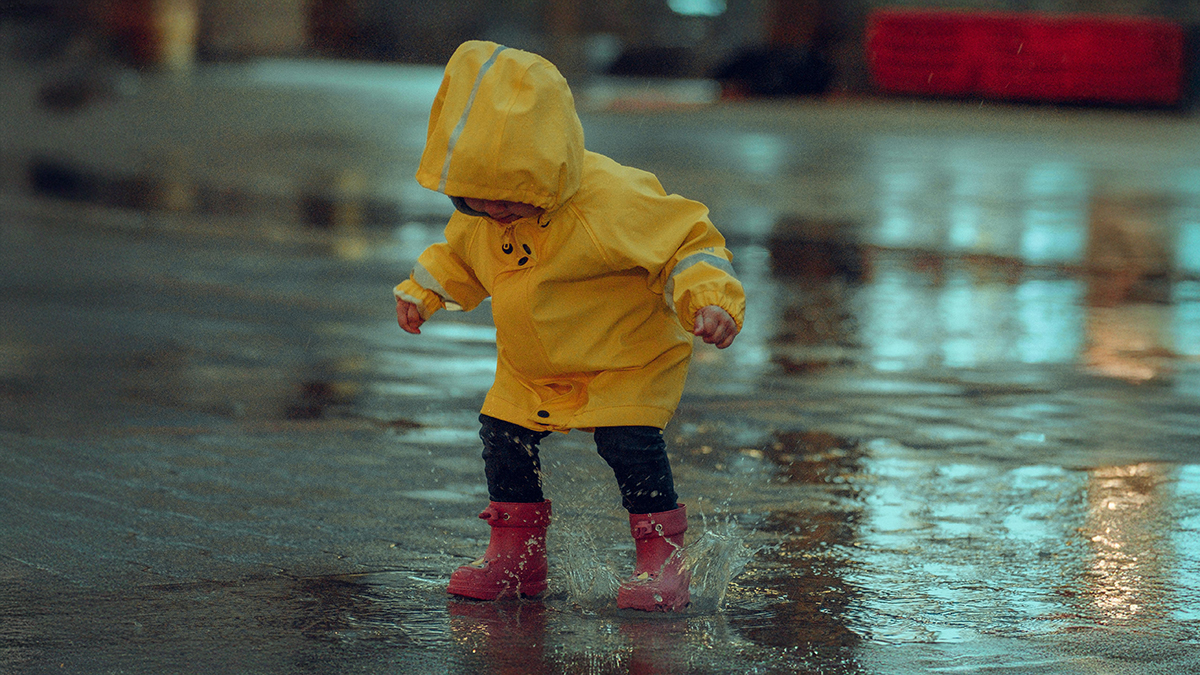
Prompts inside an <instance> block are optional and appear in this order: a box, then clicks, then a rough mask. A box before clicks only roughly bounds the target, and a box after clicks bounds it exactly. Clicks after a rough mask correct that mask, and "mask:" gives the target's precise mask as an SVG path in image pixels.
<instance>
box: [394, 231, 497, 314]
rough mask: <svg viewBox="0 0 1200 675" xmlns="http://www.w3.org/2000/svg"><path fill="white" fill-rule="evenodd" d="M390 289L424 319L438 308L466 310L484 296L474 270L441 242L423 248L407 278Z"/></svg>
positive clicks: (484, 293) (479, 301) (470, 308)
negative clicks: (423, 250)
mask: <svg viewBox="0 0 1200 675" xmlns="http://www.w3.org/2000/svg"><path fill="white" fill-rule="evenodd" d="M392 292H393V294H394V295H395V296H396V298H397V299H400V300H405V301H408V302H411V303H413V304H415V305H416V306H417V309H418V310H419V311H420V312H421V318H424V319H428V318H429V317H430V316H432V315H433V313H434V312H436V311H438V310H439V309H449V310H459V311H470V310H472V309H475V307H477V306H478V305H479V303H481V302H483V300H484V298H486V297H487V296H488V292H487V290H486V289H484V287H483V285H482V284H480V283H479V279H477V278H476V276H475V273H474V271H472V270H471V268H470V267H469V266H468V265H467V264H466V262H464V261H463V259H462V258H461V257H459V256H458V254H456V253H455V252H454V250H453V249H452V248H451V246H450V245H449V244H445V243H442V244H434V245H433V246H430V247H429V248H427V249H425V252H424V253H422V254H421V256H420V257H419V258H417V264H416V265H415V266H414V267H413V270H412V273H411V274H410V275H409V277H408V279H405V280H404V281H402V282H400V283H399V284H398V285H397V286H396V287H395V289H393V291H392Z"/></svg>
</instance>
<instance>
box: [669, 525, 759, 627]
mask: <svg viewBox="0 0 1200 675" xmlns="http://www.w3.org/2000/svg"><path fill="white" fill-rule="evenodd" d="M757 553H758V550H757V549H754V548H751V547H750V546H748V545H747V544H746V534H745V533H744V532H742V531H741V529H740V528H739V527H738V525H737V524H736V523H734V522H733V521H724V522H716V523H709V522H708V521H707V519H705V523H704V530H703V532H701V533H700V535H699V536H698V537H697V538H696V539H695V540H694V541H692V542H690V543H688V544H687V546H685V547H684V557H685V561H686V563H685V564H686V565H687V567H688V568H690V569H691V570H692V586H691V591H692V609H693V610H695V611H701V612H717V611H720V610H721V609H722V608H723V607H724V605H725V594H726V592H727V591H728V590H729V584H730V582H732V581H733V580H734V579H736V578H737V576H738V575H739V574H741V573H742V570H744V569H745V568H746V565H747V564H748V563H749V562H750V561H751V560H753V559H754V556H755V555H756V554H757Z"/></svg>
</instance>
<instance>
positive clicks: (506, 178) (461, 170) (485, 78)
mask: <svg viewBox="0 0 1200 675" xmlns="http://www.w3.org/2000/svg"><path fill="white" fill-rule="evenodd" d="M460 81H463V82H470V83H471V84H470V86H463V85H461V84H459V82H460ZM583 153H584V146H583V125H582V124H580V122H579V116H578V115H577V114H576V112H575V100H574V98H573V97H572V95H571V90H570V88H569V87H568V86H567V81H566V80H565V79H564V78H563V76H562V75H561V74H560V73H559V72H558V69H556V68H555V67H554V65H553V64H551V63H550V62H549V61H547V60H545V59H543V58H542V57H540V56H537V55H536V54H532V53H529V52H525V51H521V50H519V49H508V48H506V47H503V46H501V45H498V44H496V43H494V42H484V41H479V40H475V41H471V42H466V43H464V44H463V45H462V46H460V47H459V48H458V50H457V51H455V53H454V56H452V57H451V58H450V61H449V63H447V64H446V72H445V75H444V77H443V79H442V86H441V88H439V90H438V94H437V97H436V98H435V99H434V103H433V107H432V110H431V111H430V116H429V128H428V132H427V138H426V143H425V151H424V153H423V154H422V155H421V163H420V166H419V167H418V169H417V174H416V178H417V182H418V183H420V184H421V185H422V186H424V187H426V188H428V189H430V190H434V191H436V192H441V193H443V194H446V195H449V196H451V197H473V198H475V199H491V200H505V201H513V202H521V203H524V204H532V205H534V206H537V207H540V208H543V209H545V210H547V211H552V210H554V208H556V207H557V206H559V205H560V204H562V203H563V202H565V201H566V200H567V199H569V198H570V197H571V195H572V194H574V193H575V191H576V190H577V189H578V188H579V180H580V172H581V171H582V163H583Z"/></svg>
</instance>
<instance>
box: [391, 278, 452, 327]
mask: <svg viewBox="0 0 1200 675" xmlns="http://www.w3.org/2000/svg"><path fill="white" fill-rule="evenodd" d="M392 294H393V295H395V296H396V299H397V300H404V301H405V302H411V303H413V304H414V305H416V306H417V311H418V312H420V313H421V318H422V319H429V317H431V316H433V313H434V312H436V311H438V310H439V309H442V308H443V307H445V306H446V304H445V302H443V301H442V296H440V295H438V294H437V293H434V292H433V291H431V290H429V289H428V288H424V287H423V286H421V285H420V284H418V283H417V282H415V281H413V280H412V279H405V280H404V281H402V282H400V283H399V284H397V285H396V287H395V288H393V289H392Z"/></svg>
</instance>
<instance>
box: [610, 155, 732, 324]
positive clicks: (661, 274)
mask: <svg viewBox="0 0 1200 675" xmlns="http://www.w3.org/2000/svg"><path fill="white" fill-rule="evenodd" d="M613 171H614V172H617V171H623V172H624V179H625V181H626V182H627V183H626V184H627V185H629V186H630V189H629V190H627V191H618V192H617V193H615V194H617V195H618V196H615V197H611V196H609V195H605V200H604V202H603V203H604V213H605V214H606V215H607V216H608V217H606V218H605V219H604V221H605V223H607V224H608V226H607V228H606V231H605V232H604V233H602V234H601V235H599V237H598V238H599V239H600V240H601V241H605V242H607V243H608V246H607V253H606V254H607V255H608V256H610V257H611V258H612V259H613V261H614V263H615V264H616V265H617V266H618V267H626V266H636V267H639V268H642V269H644V270H646V272H647V275H648V279H647V281H648V283H649V285H650V287H651V288H652V289H653V290H655V291H657V292H661V293H662V294H663V299H664V300H665V301H666V303H667V305H668V306H669V307H671V308H673V309H674V310H675V313H676V315H677V316H678V317H679V323H680V325H682V326H683V328H684V330H686V331H688V332H689V333H690V332H692V330H693V329H694V327H695V319H696V312H697V311H699V310H700V309H702V308H704V307H707V306H709V305H716V306H717V307H720V308H721V309H724V310H725V311H726V312H729V315H730V316H731V317H733V320H734V321H735V322H736V323H737V326H738V330H739V331H740V330H741V328H742V321H743V319H744V318H745V314H746V294H745V291H744V290H743V289H742V283H741V282H740V281H738V279H737V276H736V275H735V274H734V271H733V265H732V263H731V262H730V261H731V260H732V259H733V254H731V253H730V252H729V250H728V249H727V248H725V237H723V236H722V235H721V233H720V232H719V231H717V228H716V226H714V225H713V223H712V221H711V220H709V217H708V208H707V207H705V206H704V205H703V204H701V203H700V202H696V201H693V200H690V199H686V198H684V197H681V196H679V195H668V194H666V192H665V191H664V190H663V188H662V185H661V184H660V183H659V182H658V179H657V178H655V177H654V175H653V174H650V173H647V172H642V171H638V170H632V169H628V168H620V169H614V170H613ZM614 182H618V181H614ZM610 194H613V193H610ZM614 224H619V225H614Z"/></svg>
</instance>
